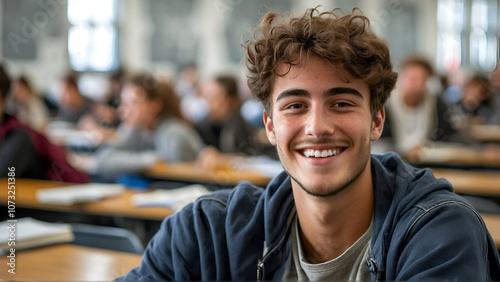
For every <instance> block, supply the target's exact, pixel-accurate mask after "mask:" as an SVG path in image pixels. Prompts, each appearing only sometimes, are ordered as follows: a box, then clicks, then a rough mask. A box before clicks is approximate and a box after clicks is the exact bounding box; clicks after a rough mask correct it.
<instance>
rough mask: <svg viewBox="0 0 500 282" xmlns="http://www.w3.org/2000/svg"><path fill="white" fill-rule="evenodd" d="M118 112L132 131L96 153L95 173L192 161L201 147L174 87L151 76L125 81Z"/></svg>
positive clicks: (136, 77) (135, 169) (127, 170)
mask: <svg viewBox="0 0 500 282" xmlns="http://www.w3.org/2000/svg"><path fill="white" fill-rule="evenodd" d="M119 112H120V115H121V116H122V120H123V122H122V123H124V125H125V126H127V127H128V128H130V129H131V131H130V132H129V134H128V135H127V136H124V137H123V139H122V140H120V141H118V142H116V143H113V144H108V145H104V147H103V148H101V149H100V150H99V151H98V152H97V167H96V171H95V173H96V174H101V175H103V176H111V175H114V176H116V175H118V174H123V173H138V172H140V171H141V170H143V169H145V168H148V167H150V166H152V165H153V164H154V163H155V161H157V160H161V161H164V162H183V161H194V160H196V158H197V156H198V153H199V152H200V151H201V149H202V148H203V147H204V144H203V141H202V140H201V138H200V136H199V135H198V133H197V132H196V130H195V129H194V128H192V127H191V126H190V125H189V123H187V122H186V121H184V119H183V117H182V114H181V111H180V107H179V99H178V97H177V95H176V94H175V92H174V89H173V87H172V86H171V85H170V84H169V83H167V82H164V81H158V80H156V79H155V78H154V77H153V76H151V75H147V74H142V75H136V76H134V77H132V78H130V79H129V80H128V81H127V82H126V83H125V85H124V88H123V90H122V93H121V103H120V106H119Z"/></svg>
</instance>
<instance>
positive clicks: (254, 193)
mask: <svg viewBox="0 0 500 282" xmlns="http://www.w3.org/2000/svg"><path fill="white" fill-rule="evenodd" d="M264 191H265V190H264V189H263V188H261V187H257V186H255V185H253V184H251V183H249V182H246V181H242V182H240V183H239V184H238V185H237V186H236V187H235V188H233V189H220V190H215V191H213V192H211V193H209V194H207V195H204V196H201V197H199V198H198V199H197V200H196V201H195V202H194V207H195V208H196V209H202V210H203V212H204V213H211V212H216V210H219V211H224V212H231V211H232V210H234V209H236V210H237V212H239V213H243V212H244V211H245V210H246V209H248V210H249V211H255V206H256V205H257V203H258V202H259V201H260V200H261V198H262V196H263V194H264ZM221 208H222V209H221Z"/></svg>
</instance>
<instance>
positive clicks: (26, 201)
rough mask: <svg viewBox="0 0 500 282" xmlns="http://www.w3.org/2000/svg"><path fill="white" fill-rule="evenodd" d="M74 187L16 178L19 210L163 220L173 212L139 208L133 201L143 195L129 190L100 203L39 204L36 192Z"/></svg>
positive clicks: (2, 201)
mask: <svg viewBox="0 0 500 282" xmlns="http://www.w3.org/2000/svg"><path fill="white" fill-rule="evenodd" d="M67 185H71V184H69V183H64V182H54V181H46V180H34V179H19V178H16V189H15V190H16V195H15V196H16V199H15V204H16V208H17V207H19V208H32V209H40V210H51V211H61V212H65V211H67V212H80V213H88V214H96V215H106V216H124V217H131V218H140V219H151V220H163V219H164V218H165V217H166V216H169V215H171V214H172V213H173V212H172V211H171V210H169V209H167V208H160V207H136V206H134V205H133V203H132V201H131V197H132V195H134V194H137V193H142V192H138V191H132V190H127V191H125V192H124V193H123V194H121V195H119V196H117V197H113V198H108V199H104V200H102V201H99V202H90V203H81V204H75V205H70V206H65V205H48V204H42V203H39V202H38V200H37V198H36V191H37V190H38V189H44V188H55V187H62V186H67ZM7 188H8V187H7V179H6V178H1V179H0V191H2V192H0V205H4V206H7V196H8V194H7Z"/></svg>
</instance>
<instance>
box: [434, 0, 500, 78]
mask: <svg viewBox="0 0 500 282" xmlns="http://www.w3.org/2000/svg"><path fill="white" fill-rule="evenodd" d="M498 1H499V0H439V2H438V10H437V17H438V18H437V23H438V43H437V44H438V50H437V66H438V68H441V69H444V70H446V71H454V70H457V69H458V68H460V67H463V66H465V67H470V68H474V69H477V70H480V71H492V70H494V69H495V67H496V65H497V63H498V32H499V31H498V29H497V24H498V20H497V18H498V16H499V15H498V9H497V7H498Z"/></svg>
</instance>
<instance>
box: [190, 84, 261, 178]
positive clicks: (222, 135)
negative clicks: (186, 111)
mask: <svg viewBox="0 0 500 282" xmlns="http://www.w3.org/2000/svg"><path fill="white" fill-rule="evenodd" d="M201 94H202V97H203V98H205V100H206V101H207V102H208V105H209V109H210V110H209V112H208V115H207V117H206V118H205V119H204V120H203V121H201V122H199V123H197V124H196V129H197V130H198V132H199V133H200V135H201V138H202V139H203V141H204V142H205V144H207V145H208V146H207V147H206V148H205V149H203V151H202V152H201V153H200V155H199V157H198V164H199V166H200V167H202V168H204V169H208V170H210V169H215V168H217V167H222V166H227V165H228V164H229V163H230V161H231V159H232V158H233V157H236V156H237V155H240V154H242V156H250V155H256V154H257V153H258V152H257V144H256V143H255V137H254V131H255V129H254V128H253V127H252V126H251V125H250V124H249V123H248V122H247V121H246V120H245V119H244V118H243V117H242V116H241V113H240V108H241V104H242V102H241V99H240V96H239V91H238V81H237V80H236V79H235V78H234V77H232V76H225V75H220V76H217V77H216V78H214V79H213V80H210V81H208V82H206V83H205V84H204V85H203V86H202V89H201Z"/></svg>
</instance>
